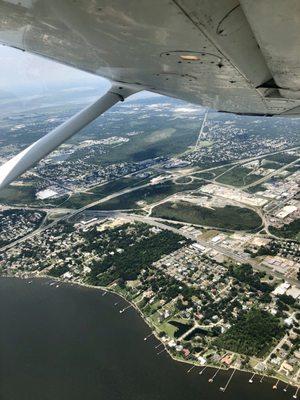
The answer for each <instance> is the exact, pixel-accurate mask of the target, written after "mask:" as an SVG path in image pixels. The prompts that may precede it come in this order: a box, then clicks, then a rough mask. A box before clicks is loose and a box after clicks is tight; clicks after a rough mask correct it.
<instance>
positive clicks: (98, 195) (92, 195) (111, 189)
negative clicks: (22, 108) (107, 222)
mask: <svg viewBox="0 0 300 400" xmlns="http://www.w3.org/2000/svg"><path fill="white" fill-rule="evenodd" d="M151 178H152V177H151ZM151 178H150V179H151ZM150 179H149V178H146V179H145V178H138V177H130V178H120V179H116V180H115V181H112V182H108V183H106V184H104V185H99V186H96V187H95V188H93V189H91V190H89V191H88V192H83V193H76V194H74V195H72V196H71V197H70V198H69V200H67V201H66V202H65V203H64V204H63V206H64V207H66V208H80V207H84V206H85V205H87V204H89V203H92V202H93V201H97V200H100V199H102V198H104V197H106V196H109V195H111V194H113V193H115V192H118V191H120V190H122V189H125V188H127V187H133V186H138V185H143V184H145V183H147V182H149V180H150Z"/></svg>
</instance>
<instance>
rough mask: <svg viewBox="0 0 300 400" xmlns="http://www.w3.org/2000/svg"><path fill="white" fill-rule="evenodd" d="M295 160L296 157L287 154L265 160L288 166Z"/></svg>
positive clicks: (276, 155)
mask: <svg viewBox="0 0 300 400" xmlns="http://www.w3.org/2000/svg"><path fill="white" fill-rule="evenodd" d="M297 158H298V157H297V156H294V155H292V154H288V153H278V154H273V155H271V156H268V157H266V159H267V160H271V161H275V162H278V163H282V164H289V163H291V162H293V161H295V160H297Z"/></svg>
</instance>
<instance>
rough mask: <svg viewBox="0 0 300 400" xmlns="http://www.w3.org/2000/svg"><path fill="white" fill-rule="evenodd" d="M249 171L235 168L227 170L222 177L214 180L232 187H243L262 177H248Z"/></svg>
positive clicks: (252, 175) (238, 167)
mask: <svg viewBox="0 0 300 400" xmlns="http://www.w3.org/2000/svg"><path fill="white" fill-rule="evenodd" d="M249 172H250V171H249V169H247V168H244V167H240V166H236V167H235V168H233V169H231V170H229V171H228V172H226V173H225V174H224V175H222V176H220V177H219V178H217V179H216V181H217V182H220V183H224V184H226V185H232V186H238V187H240V186H244V185H249V184H250V183H253V182H255V181H256V180H257V179H259V178H261V177H262V175H254V174H251V175H249Z"/></svg>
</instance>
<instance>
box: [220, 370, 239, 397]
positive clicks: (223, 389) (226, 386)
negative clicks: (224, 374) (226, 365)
mask: <svg viewBox="0 0 300 400" xmlns="http://www.w3.org/2000/svg"><path fill="white" fill-rule="evenodd" d="M235 372H236V369H235V368H234V369H233V371H232V373H231V375H230V377H229V378H228V381H227V383H226V385H225V386H224V387H222V386H221V387H220V390H221V392H225V390H226V389H227V388H228V385H229V383H230V381H231V379H232V378H233V375H234V374H235Z"/></svg>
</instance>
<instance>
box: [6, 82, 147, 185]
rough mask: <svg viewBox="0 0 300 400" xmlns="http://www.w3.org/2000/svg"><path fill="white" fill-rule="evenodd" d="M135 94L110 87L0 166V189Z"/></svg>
mask: <svg viewBox="0 0 300 400" xmlns="http://www.w3.org/2000/svg"><path fill="white" fill-rule="evenodd" d="M139 90H140V89H139ZM137 91H138V90H136V89H135V88H128V87H125V86H124V87H120V86H112V87H111V88H110V90H109V91H108V92H107V93H106V94H105V95H103V96H102V97H101V98H100V99H98V100H97V101H96V102H95V103H93V104H91V105H89V106H88V107H86V108H84V109H83V110H82V111H79V112H78V113H77V114H75V115H74V116H73V117H71V118H70V119H68V120H67V121H66V122H64V123H63V124H61V125H60V126H58V127H57V128H55V129H53V130H52V131H51V132H49V133H48V134H47V135H45V136H43V137H42V138H41V139H39V140H37V141H36V142H34V143H33V144H31V145H30V146H29V147H27V148H26V149H25V150H23V151H21V152H20V153H19V154H17V155H16V156H15V157H13V158H11V159H10V160H9V161H7V162H6V163H5V164H3V165H2V166H1V167H0V189H2V188H4V187H5V186H7V185H8V184H9V183H11V182H12V181H13V180H14V179H15V178H17V177H18V176H20V175H21V174H22V173H23V172H25V171H27V170H28V169H29V168H31V167H32V166H33V165H35V164H36V163H37V162H38V161H40V160H41V159H42V158H44V157H45V156H46V155H48V154H49V153H51V152H52V151H53V150H55V149H56V148H57V147H58V146H60V145H61V144H62V143H63V142H65V141H66V140H68V139H69V138H70V137H71V136H73V135H74V134H75V133H77V132H78V131H80V130H81V129H82V128H84V127H85V126H86V125H88V124H89V123H90V122H92V121H93V120H94V119H96V118H97V117H99V115H101V114H103V113H104V112H105V111H106V110H108V109H109V108H111V107H112V106H113V105H114V104H116V103H118V102H119V101H123V100H124V99H125V98H126V97H128V96H130V95H131V94H133V93H136V92H137Z"/></svg>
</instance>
